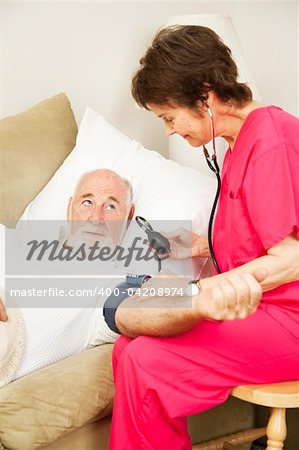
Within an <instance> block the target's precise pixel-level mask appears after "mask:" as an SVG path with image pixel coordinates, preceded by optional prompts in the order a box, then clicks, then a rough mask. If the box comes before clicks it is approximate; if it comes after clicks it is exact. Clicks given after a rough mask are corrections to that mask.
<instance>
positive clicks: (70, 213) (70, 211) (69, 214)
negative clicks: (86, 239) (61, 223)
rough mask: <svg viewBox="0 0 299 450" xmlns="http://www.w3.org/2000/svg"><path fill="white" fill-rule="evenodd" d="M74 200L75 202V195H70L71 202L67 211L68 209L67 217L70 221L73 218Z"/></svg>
mask: <svg viewBox="0 0 299 450" xmlns="http://www.w3.org/2000/svg"><path fill="white" fill-rule="evenodd" d="M72 202H73V197H70V199H69V204H68V205H67V211H66V218H67V220H68V221H70V220H71V219H72Z"/></svg>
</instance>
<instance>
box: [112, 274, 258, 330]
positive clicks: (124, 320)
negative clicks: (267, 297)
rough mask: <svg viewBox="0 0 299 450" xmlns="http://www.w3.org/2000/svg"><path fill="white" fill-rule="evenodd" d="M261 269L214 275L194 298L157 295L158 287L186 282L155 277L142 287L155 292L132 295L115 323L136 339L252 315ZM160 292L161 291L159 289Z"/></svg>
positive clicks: (178, 279) (174, 285) (118, 311)
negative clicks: (210, 321)
mask: <svg viewBox="0 0 299 450" xmlns="http://www.w3.org/2000/svg"><path fill="white" fill-rule="evenodd" d="M266 275H267V274H266V272H265V270H263V269H260V270H256V271H255V272H254V273H253V274H252V275H251V274H249V273H247V272H244V273H240V274H238V275H235V274H230V273H229V272H228V273H227V276H226V277H225V278H221V279H218V282H217V281H216V280H217V278H218V276H215V277H213V278H214V285H213V286H212V287H206V288H205V287H204V288H203V289H202V291H201V292H200V293H199V294H198V295H196V296H193V297H188V296H186V295H184V294H183V295H175V296H161V297H160V296H159V295H157V294H158V292H159V289H164V290H165V292H166V288H172V289H177V291H176V292H179V289H182V290H183V291H182V292H184V291H185V287H186V284H187V283H186V281H185V280H184V279H182V278H180V277H174V276H172V277H169V276H168V277H165V276H163V277H161V276H158V277H156V278H154V279H152V280H150V281H148V282H147V283H146V284H145V285H143V286H144V291H143V289H141V294H142V293H143V292H144V293H145V292H146V293H150V292H152V293H153V294H156V295H151V296H148V295H140V296H139V295H134V296H132V297H129V298H128V299H126V300H125V301H124V302H123V303H122V304H121V305H120V306H119V307H118V309H117V310H116V314H115V322H116V325H117V327H118V329H119V331H120V333H121V334H124V335H126V336H128V337H132V338H135V337H137V336H140V335H150V336H172V335H177V334H180V333H183V332H185V331H188V330H189V329H191V328H192V327H193V326H194V325H196V324H197V323H198V322H199V321H201V320H203V319H212V320H233V319H242V318H245V317H246V316H247V315H248V314H252V313H253V312H254V311H255V310H256V308H257V305H258V303H259V301H260V299H261V295H262V289H261V287H260V281H261V280H263V279H264V278H265V276H266ZM160 292H161V291H160Z"/></svg>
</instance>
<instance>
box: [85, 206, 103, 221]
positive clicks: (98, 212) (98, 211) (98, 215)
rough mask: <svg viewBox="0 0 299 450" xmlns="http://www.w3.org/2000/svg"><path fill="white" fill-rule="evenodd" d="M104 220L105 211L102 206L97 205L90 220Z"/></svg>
mask: <svg viewBox="0 0 299 450" xmlns="http://www.w3.org/2000/svg"><path fill="white" fill-rule="evenodd" d="M103 220H104V213H103V210H102V208H101V206H95V207H94V208H93V210H92V212H91V214H90V216H89V221H90V222H96V223H99V222H103Z"/></svg>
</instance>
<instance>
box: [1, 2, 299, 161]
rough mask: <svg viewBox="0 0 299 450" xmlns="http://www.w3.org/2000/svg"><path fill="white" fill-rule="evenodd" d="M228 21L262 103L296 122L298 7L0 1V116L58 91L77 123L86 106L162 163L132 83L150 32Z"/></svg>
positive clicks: (159, 129)
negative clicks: (172, 22)
mask: <svg viewBox="0 0 299 450" xmlns="http://www.w3.org/2000/svg"><path fill="white" fill-rule="evenodd" d="M213 13H217V14H218V13H220V14H229V15H230V16H231V18H232V21H233V23H234V26H235V29H236V31H237V33H238V36H239V40H240V44H241V47H242V50H243V54H244V56H245V58H246V59H247V62H248V66H249V69H250V71H251V73H252V75H253V77H254V79H255V83H256V85H257V89H258V91H259V93H260V94H261V96H262V99H263V101H264V102H265V103H270V104H277V105H280V106H282V107H283V108H284V109H286V110H287V111H289V112H291V113H293V114H297V112H298V109H297V102H298V37H297V33H298V15H297V2H296V1H290V2H288V1H277V2H276V1H266V2H246V1H240V0H239V1H237V2H224V1H220V2H214V1H210V2H200V1H198V2H195V1H193V2H189V1H185V2H179V3H175V2H171V1H164V2H156V1H151V2H143V1H135V2H131V3H129V2H124V1H122V2H119V3H115V2H99V1H96V0H94V1H91V2H84V3H83V2H79V3H78V2H76V3H73V2H70V1H67V2H63V3H62V2H59V1H53V2H43V1H35V2H30V3H29V2H25V1H21V2H12V1H6V2H5V1H4V2H3V1H2V2H0V29H1V35H0V52H1V62H2V64H1V69H0V89H1V90H0V115H1V117H5V116H7V115H12V114H15V113H18V112H20V111H22V110H24V109H26V108H27V107H29V106H31V105H33V104H35V103H36V102H38V101H41V100H43V99H44V98H46V97H49V96H51V95H53V94H56V93H58V92H61V91H65V92H66V93H67V94H68V96H69V98H70V100H71V102H72V105H73V109H74V112H75V115H76V117H77V120H78V121H80V119H81V117H82V114H83V112H84V109H85V107H86V106H87V105H89V106H91V107H92V108H94V109H96V110H97V111H99V112H101V113H102V114H104V115H105V116H106V117H107V119H108V120H110V121H111V123H112V124H114V125H115V126H116V127H118V128H119V129H120V130H122V131H123V132H125V133H126V134H128V135H129V136H130V137H132V138H135V139H137V140H139V141H140V142H142V143H143V144H144V145H146V146H147V147H149V148H153V149H156V150H158V151H160V152H161V153H164V154H167V138H166V137H165V136H164V131H163V126H162V124H160V123H159V121H158V120H157V119H156V118H155V117H153V116H152V115H151V113H149V112H146V111H140V110H137V109H136V107H135V106H134V102H133V100H132V99H131V96H130V81H131V75H132V73H133V71H134V70H135V68H137V66H138V59H139V58H140V56H141V55H142V54H143V52H144V50H145V47H146V46H147V44H149V42H150V40H151V38H152V36H153V34H154V33H155V31H156V30H157V29H158V28H159V27H161V26H162V25H163V24H164V23H166V22H167V20H168V19H169V18H170V17H171V16H173V15H178V14H213Z"/></svg>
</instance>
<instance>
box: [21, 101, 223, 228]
mask: <svg viewBox="0 0 299 450" xmlns="http://www.w3.org/2000/svg"><path fill="white" fill-rule="evenodd" d="M98 168H108V169H111V170H114V171H115V172H117V173H118V174H119V175H120V176H122V177H124V178H126V179H127V180H128V181H129V182H130V183H131V185H132V187H133V200H134V204H135V207H136V215H141V216H143V217H145V218H146V219H148V220H192V221H193V229H194V231H197V232H198V233H202V234H207V228H208V219H209V214H210V210H211V206H212V202H213V197H214V194H215V189H216V182H215V180H214V179H213V178H211V177H208V176H206V175H203V174H201V173H200V172H198V171H196V170H193V169H191V168H189V167H183V166H180V165H179V164H178V163H176V162H174V161H170V160H167V159H165V158H164V157H162V156H161V155H160V154H159V153H157V152H154V151H150V150H147V149H145V148H144V147H143V146H142V145H140V144H139V143H138V142H136V141H134V140H131V139H130V138H128V137H127V136H125V135H123V134H122V133H121V132H120V131H118V130H116V129H115V128H114V127H112V126H111V125H110V124H109V123H107V122H106V120H105V119H104V117H102V116H100V115H99V114H98V113H96V112H95V111H93V110H92V109H90V108H87V109H86V112H85V115H84V117H83V120H82V122H81V125H80V129H79V132H78V136H77V141H76V147H75V149H74V150H73V151H72V153H71V154H70V155H69V156H68V157H67V158H66V160H65V161H64V163H63V164H62V165H61V167H60V168H59V169H58V170H57V172H56V173H55V175H54V176H53V178H52V179H51V180H50V181H49V183H48V184H47V185H46V186H45V187H44V189H43V190H42V191H41V192H40V193H39V194H38V195H37V197H36V198H35V199H34V200H33V201H32V202H31V203H30V204H29V205H28V206H27V208H26V210H25V211H24V213H23V215H22V217H21V220H47V219H48V220H52V219H57V220H63V219H66V209H67V204H68V200H69V197H70V196H71V195H72V194H73V190H74V187H75V185H76V183H77V181H78V179H79V177H80V176H81V175H82V174H83V173H85V172H88V171H90V170H94V169H98Z"/></svg>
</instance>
